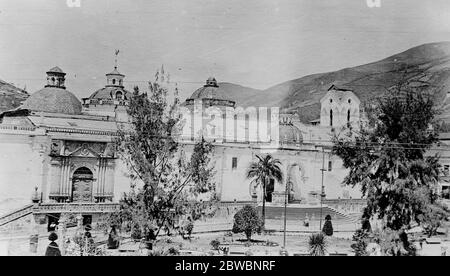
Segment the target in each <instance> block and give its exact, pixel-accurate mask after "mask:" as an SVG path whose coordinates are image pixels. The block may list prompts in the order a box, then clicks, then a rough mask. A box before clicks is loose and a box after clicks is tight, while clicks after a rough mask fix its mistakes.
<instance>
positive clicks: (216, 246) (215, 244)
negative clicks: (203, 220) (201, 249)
mask: <svg viewBox="0 0 450 276" xmlns="http://www.w3.org/2000/svg"><path fill="white" fill-rule="evenodd" d="M209 245H211V247H212V248H213V249H214V250H217V251H218V250H219V246H220V241H219V240H218V239H215V240H212V241H211V242H210V243H209Z"/></svg>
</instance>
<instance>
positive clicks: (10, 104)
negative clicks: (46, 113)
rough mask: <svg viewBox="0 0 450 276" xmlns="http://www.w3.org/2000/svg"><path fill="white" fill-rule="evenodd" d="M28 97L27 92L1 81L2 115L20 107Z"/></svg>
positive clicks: (0, 108) (0, 106) (0, 104)
mask: <svg viewBox="0 0 450 276" xmlns="http://www.w3.org/2000/svg"><path fill="white" fill-rule="evenodd" d="M28 96H29V94H28V93H27V92H26V91H24V90H22V89H20V88H17V87H15V86H13V85H11V84H9V83H7V82H5V81H2V80H0V113H2V112H4V111H7V110H10V109H14V108H16V107H18V106H19V105H20V104H21V103H22V102H23V101H24V100H25V99H27V98H28Z"/></svg>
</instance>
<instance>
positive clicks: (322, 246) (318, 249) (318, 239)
mask: <svg viewBox="0 0 450 276" xmlns="http://www.w3.org/2000/svg"><path fill="white" fill-rule="evenodd" d="M308 249H309V255H311V256H325V254H326V252H327V242H326V240H325V235H324V234H323V233H313V234H312V235H311V236H309V240H308Z"/></svg>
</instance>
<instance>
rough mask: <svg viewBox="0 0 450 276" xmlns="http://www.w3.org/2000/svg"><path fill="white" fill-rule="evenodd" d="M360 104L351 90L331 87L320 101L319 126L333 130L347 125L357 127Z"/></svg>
mask: <svg viewBox="0 0 450 276" xmlns="http://www.w3.org/2000/svg"><path fill="white" fill-rule="evenodd" d="M360 104H361V102H360V100H359V99H358V97H357V96H356V95H355V94H354V93H353V92H352V91H351V90H347V89H344V88H339V87H337V86H335V85H333V86H331V87H330V89H329V90H328V92H327V94H326V95H325V96H324V97H323V98H322V99H321V100H320V106H321V111H320V125H321V126H324V127H333V128H341V127H345V126H348V125H351V126H353V127H357V126H358V125H359V122H360Z"/></svg>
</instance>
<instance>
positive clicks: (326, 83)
mask: <svg viewBox="0 0 450 276" xmlns="http://www.w3.org/2000/svg"><path fill="white" fill-rule="evenodd" d="M405 72H406V73H405ZM405 74H406V78H407V79H410V80H415V79H420V80H425V81H428V82H430V83H432V84H433V85H434V86H436V87H438V88H439V89H436V91H435V92H434V93H435V95H434V96H435V99H436V101H437V102H439V103H444V106H443V107H444V109H445V112H444V114H450V101H449V102H447V103H446V102H445V101H446V94H447V92H450V42H438V43H430V44H424V45H421V46H418V47H414V48H411V49H409V50H407V51H405V52H402V53H399V54H397V55H393V56H391V57H388V58H386V59H383V60H380V61H377V62H373V63H369V64H366V65H361V66H356V67H352V68H345V69H342V70H339V71H335V72H328V73H321V74H314V75H309V76H305V77H302V78H299V79H295V80H291V81H287V82H284V83H281V84H278V85H275V86H273V87H270V88H268V89H266V90H262V91H257V90H256V91H254V89H253V90H250V88H247V90H248V91H249V92H248V93H249V95H250V96H248V97H246V96H243V95H240V94H239V95H237V98H236V101H237V103H238V105H243V106H250V105H253V106H279V107H281V108H282V109H283V110H284V111H286V112H296V113H298V114H299V115H300V118H301V120H302V121H303V122H309V121H311V120H314V119H317V118H319V114H320V104H319V101H320V99H321V98H322V97H323V96H324V95H325V94H326V92H327V89H328V88H329V87H330V86H331V85H332V84H336V83H337V84H341V85H345V86H346V87H349V88H351V89H352V90H353V91H354V92H355V94H356V95H357V96H358V97H359V98H360V99H361V100H362V101H363V102H365V101H368V100H371V99H373V98H375V97H376V96H380V95H382V94H383V93H385V92H386V91H387V90H388V89H389V88H391V87H392V86H393V85H395V84H396V83H398V81H399V80H401V79H402V78H403V77H404V76H405ZM244 91H245V90H244V89H241V90H240V92H239V93H243V92H244ZM246 93H247V92H246ZM230 96H231V95H230ZM444 116H445V115H444ZM449 117H450V116H449Z"/></svg>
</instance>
